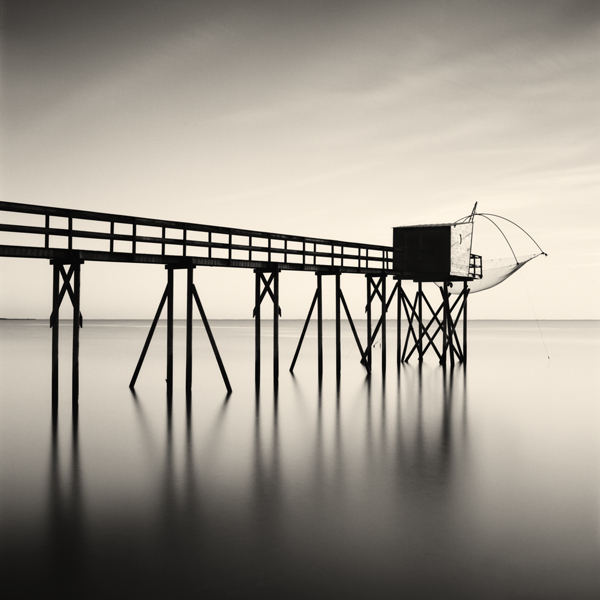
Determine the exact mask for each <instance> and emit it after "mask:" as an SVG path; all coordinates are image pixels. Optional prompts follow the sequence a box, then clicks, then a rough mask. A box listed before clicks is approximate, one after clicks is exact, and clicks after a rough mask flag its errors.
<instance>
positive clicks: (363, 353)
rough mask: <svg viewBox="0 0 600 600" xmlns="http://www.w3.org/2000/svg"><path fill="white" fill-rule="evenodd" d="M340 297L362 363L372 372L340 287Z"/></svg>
mask: <svg viewBox="0 0 600 600" xmlns="http://www.w3.org/2000/svg"><path fill="white" fill-rule="evenodd" d="M340 299H341V301H342V306H343V307H344V311H345V312H346V317H348V323H350V329H351V330H352V335H354V340H355V341H356V345H357V346H358V351H359V352H360V364H361V365H364V366H365V368H366V369H367V371H368V372H369V373H370V372H371V371H370V369H369V364H368V363H367V361H366V359H365V352H366V351H365V350H363V347H362V344H361V343H360V338H359V337H358V333H357V332H356V327H355V326H354V321H353V320H352V316H351V315H350V310H349V309H348V305H347V304H346V299H345V298H344V293H343V292H342V290H341V289H340Z"/></svg>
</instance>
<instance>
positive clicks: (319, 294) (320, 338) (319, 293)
mask: <svg viewBox="0 0 600 600" xmlns="http://www.w3.org/2000/svg"><path fill="white" fill-rule="evenodd" d="M317 361H318V371H319V383H320V382H321V381H323V286H322V275H321V274H320V273H317Z"/></svg>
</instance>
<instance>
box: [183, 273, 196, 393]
mask: <svg viewBox="0 0 600 600" xmlns="http://www.w3.org/2000/svg"><path fill="white" fill-rule="evenodd" d="M193 289H194V267H193V266H190V267H188V268H187V290H186V292H187V293H186V320H185V325H186V328H185V334H186V335H185V392H186V394H187V395H188V396H189V395H190V394H191V392H192V364H193V363H192V346H193V331H194V321H193V313H192V309H193V300H194V297H193V296H194V294H193Z"/></svg>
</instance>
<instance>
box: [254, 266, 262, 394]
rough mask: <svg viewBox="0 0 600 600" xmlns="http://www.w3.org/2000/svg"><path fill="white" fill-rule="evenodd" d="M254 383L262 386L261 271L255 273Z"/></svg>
mask: <svg viewBox="0 0 600 600" xmlns="http://www.w3.org/2000/svg"><path fill="white" fill-rule="evenodd" d="M254 274H255V287H254V383H255V385H256V388H257V389H258V387H259V386H260V302H261V298H260V282H261V278H260V275H261V274H260V271H258V270H256V271H254Z"/></svg>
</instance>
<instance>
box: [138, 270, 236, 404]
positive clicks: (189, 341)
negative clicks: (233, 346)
mask: <svg viewBox="0 0 600 600" xmlns="http://www.w3.org/2000/svg"><path fill="white" fill-rule="evenodd" d="M166 269H167V286H166V288H165V291H164V293H163V295H162V298H161V300H160V302H159V305H158V309H157V311H156V314H155V315H154V319H153V321H152V325H151V326H150V331H149V332H148V335H147V337H146V341H145V342H144V347H143V349H142V352H141V354H140V357H139V359H138V362H137V365H136V367H135V371H134V373H133V376H132V378H131V381H130V383H129V387H130V388H131V389H134V387H135V384H136V382H137V379H138V376H139V374H140V370H141V368H142V365H143V363H144V359H145V358H146V353H147V352H148V348H149V347H150V342H151V341H152V337H153V335H154V332H155V330H156V326H157V324H158V321H159V319H160V316H161V313H162V311H163V309H164V306H165V303H166V305H167V379H166V382H167V397H168V398H171V397H172V395H173V360H174V357H173V329H174V326H173V325H174V324H173V320H174V319H173V312H174V270H175V269H187V275H186V281H187V290H186V344H185V346H186V350H185V354H186V358H185V365H186V369H185V391H186V395H187V396H188V397H191V392H192V364H193V361H192V358H193V356H192V354H193V305H194V302H195V304H196V306H197V308H198V312H199V313H200V317H201V319H202V323H203V325H204V329H205V330H206V335H207V337H208V340H209V342H210V345H211V348H212V351H213V354H214V355H215V359H216V361H217V364H218V366H219V370H220V372H221V377H222V378H223V383H224V384H225V387H226V388H227V392H228V394H230V393H231V392H232V388H231V384H230V382H229V377H228V376H227V372H226V370H225V365H224V364H223V360H222V359H221V354H220V352H219V349H218V347H217V344H216V342H215V338H214V336H213V333H212V330H211V327H210V323H209V321H208V318H207V317H206V313H205V311H204V307H203V306H202V302H201V301H200V296H199V295H198V290H197V289H196V286H195V285H194V265H184V266H172V265H167V266H166Z"/></svg>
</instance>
